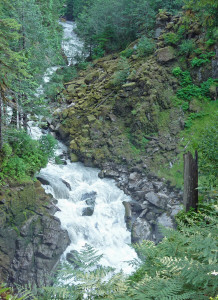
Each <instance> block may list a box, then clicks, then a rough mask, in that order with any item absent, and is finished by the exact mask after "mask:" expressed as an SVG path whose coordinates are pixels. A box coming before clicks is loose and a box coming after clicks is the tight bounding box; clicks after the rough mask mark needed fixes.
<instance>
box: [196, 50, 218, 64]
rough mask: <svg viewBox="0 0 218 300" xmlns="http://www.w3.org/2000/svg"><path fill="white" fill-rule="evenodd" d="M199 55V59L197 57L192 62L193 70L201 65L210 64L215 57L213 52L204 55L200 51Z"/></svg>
mask: <svg viewBox="0 0 218 300" xmlns="http://www.w3.org/2000/svg"><path fill="white" fill-rule="evenodd" d="M197 53H199V57H195V58H193V59H192V61H191V66H192V67H193V68H194V67H200V66H201V65H203V64H206V63H208V62H210V59H211V57H213V56H214V55H215V53H214V52H213V51H211V52H207V53H202V52H201V50H200V51H198V52H197Z"/></svg>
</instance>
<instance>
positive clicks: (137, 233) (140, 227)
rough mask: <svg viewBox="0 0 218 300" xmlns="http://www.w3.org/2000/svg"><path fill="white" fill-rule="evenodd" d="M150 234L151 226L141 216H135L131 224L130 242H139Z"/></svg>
mask: <svg viewBox="0 0 218 300" xmlns="http://www.w3.org/2000/svg"><path fill="white" fill-rule="evenodd" d="M150 236H151V226H150V225H149V223H148V222H147V221H146V220H144V219H141V218H137V219H136V220H135V222H134V224H133V226H132V231H131V241H132V243H141V242H142V241H143V240H147V239H149V238H150Z"/></svg>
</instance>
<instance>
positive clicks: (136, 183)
mask: <svg viewBox="0 0 218 300" xmlns="http://www.w3.org/2000/svg"><path fill="white" fill-rule="evenodd" d="M185 22H186V21H184V20H183V19H182V18H180V17H173V16H172V15H171V14H168V13H165V12H163V13H160V14H159V15H158V17H157V24H156V30H155V36H154V40H155V42H156V51H155V53H154V54H153V55H150V56H145V57H143V56H140V55H137V51H136V50H135V49H136V48H137V42H135V43H133V44H132V45H130V47H129V49H128V50H130V53H131V54H130V55H126V56H125V55H124V54H125V53H128V51H127V52H125V51H124V52H122V53H121V55H120V54H113V55H110V56H107V57H104V58H102V59H99V60H97V61H95V62H93V64H92V66H91V67H90V68H89V69H88V70H86V71H82V72H81V73H80V76H79V77H78V78H76V79H74V80H73V81H72V82H68V83H66V85H65V89H64V91H63V92H62V93H61V94H60V95H59V101H60V108H59V109H58V110H56V111H55V113H54V116H55V117H56V120H54V121H53V123H52V124H50V129H51V130H52V131H53V132H55V134H57V135H58V136H59V137H60V138H61V139H62V140H64V141H65V142H66V143H68V144H69V148H70V156H71V160H72V161H77V160H78V159H79V160H81V161H83V162H84V163H85V164H86V165H88V166H93V165H94V166H98V167H100V168H101V169H102V172H101V173H100V176H102V177H104V176H105V177H111V178H114V179H116V181H117V183H118V186H119V187H120V188H122V189H123V190H124V191H125V193H127V194H130V195H131V196H132V199H133V202H132V203H130V204H128V203H124V205H125V208H126V221H127V226H128V228H129V229H130V230H131V232H132V241H133V242H137V241H141V240H142V239H152V240H155V241H158V240H160V238H161V235H160V233H159V231H158V227H157V224H158V223H160V224H162V225H164V226H168V227H173V222H174V221H173V218H174V215H175V214H176V213H177V212H178V210H179V209H180V207H179V204H180V203H181V198H182V193H181V192H180V191H179V190H177V189H175V188H172V187H171V186H170V185H169V183H168V182H167V181H166V180H165V179H164V178H162V179H161V178H158V177H157V176H155V175H154V173H155V174H159V171H162V172H161V173H160V174H161V176H163V174H164V173H166V171H167V170H169V169H170V168H172V166H173V165H174V164H175V163H176V162H177V160H178V154H180V153H182V152H183V151H185V149H186V147H187V144H183V143H182V140H183V138H182V136H181V134H180V133H181V132H182V131H183V129H184V124H185V111H184V110H183V109H182V107H181V105H178V103H176V100H175V98H176V92H177V90H178V88H179V81H178V80H177V79H176V78H175V77H174V76H173V74H172V70H173V69H174V68H175V67H178V66H179V65H180V66H181V67H182V68H183V69H187V68H190V62H191V60H192V58H193V57H192V56H191V54H190V53H185V57H183V60H179V58H178V51H179V49H178V46H177V43H178V42H176V41H177V40H178V41H179V39H181V36H182V38H183V39H191V40H192V42H193V43H195V45H196V47H202V45H203V44H204V39H205V34H204V33H202V30H201V26H200V24H198V23H192V22H191V21H190V24H188V30H185V28H186V27H185V26H186V25H187V24H186V23H185ZM209 50H211V49H209ZM122 55H124V56H125V57H123V56H122ZM215 65H217V60H216V59H215V58H214V57H213V59H212V60H210V61H209V60H208V63H207V64H205V65H204V66H203V67H200V68H197V69H191V68H190V70H191V72H192V75H193V80H194V83H196V84H199V83H200V82H202V81H203V80H207V78H208V77H210V76H211V77H212V76H213V74H215V73H216V71H215V68H214V66H215ZM188 110H189V112H193V113H196V112H197V113H198V112H199V111H201V105H199V104H198V103H197V102H196V99H195V98H192V99H190V101H189V103H188ZM180 156H181V155H180ZM179 172H180V173H179ZM181 174H182V170H180V171H178V173H175V175H174V177H177V176H180V177H182V176H181Z"/></svg>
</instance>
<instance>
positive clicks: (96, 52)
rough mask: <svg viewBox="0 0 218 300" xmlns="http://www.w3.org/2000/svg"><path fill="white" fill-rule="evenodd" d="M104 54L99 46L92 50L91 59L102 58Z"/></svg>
mask: <svg viewBox="0 0 218 300" xmlns="http://www.w3.org/2000/svg"><path fill="white" fill-rule="evenodd" d="M104 54H105V50H104V49H103V48H102V46H101V45H99V46H97V47H95V48H94V49H93V55H92V59H98V58H101V57H103V56H104Z"/></svg>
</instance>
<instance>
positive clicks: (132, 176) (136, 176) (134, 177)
mask: <svg viewBox="0 0 218 300" xmlns="http://www.w3.org/2000/svg"><path fill="white" fill-rule="evenodd" d="M139 178H140V175H139V174H138V173H137V172H133V173H131V174H130V175H129V180H131V181H136V180H138V179H139Z"/></svg>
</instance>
